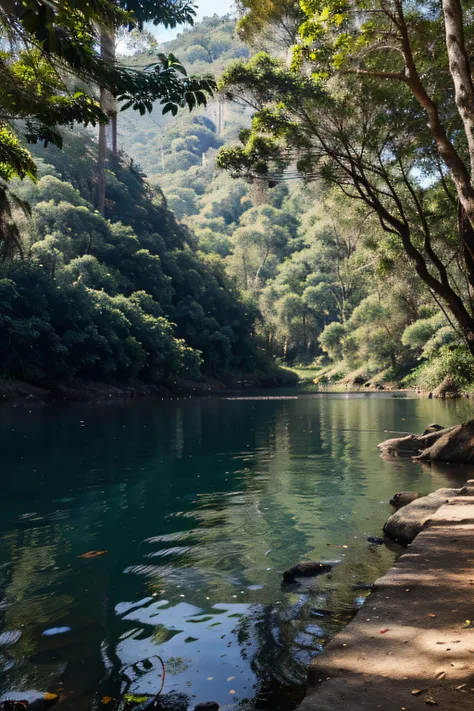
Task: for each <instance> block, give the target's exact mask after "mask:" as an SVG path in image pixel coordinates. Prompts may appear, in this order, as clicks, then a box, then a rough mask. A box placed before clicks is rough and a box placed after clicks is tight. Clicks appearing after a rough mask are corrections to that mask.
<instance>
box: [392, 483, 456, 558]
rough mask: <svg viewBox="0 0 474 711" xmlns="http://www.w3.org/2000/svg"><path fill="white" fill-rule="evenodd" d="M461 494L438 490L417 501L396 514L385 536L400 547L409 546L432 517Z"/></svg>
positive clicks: (452, 490)
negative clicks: (451, 499)
mask: <svg viewBox="0 0 474 711" xmlns="http://www.w3.org/2000/svg"><path fill="white" fill-rule="evenodd" d="M457 494H459V489H438V491H435V492H433V493H432V494H428V496H422V497H421V498H419V499H415V501H412V503H411V504H407V506H404V507H403V508H402V509H400V511H397V512H396V513H394V514H393V515H392V516H390V518H389V519H388V521H387V523H386V524H385V526H384V527H383V531H384V533H385V535H386V536H387V537H388V538H390V539H391V540H392V541H395V542H396V543H399V544H400V545H403V546H407V545H408V544H409V543H411V542H412V541H413V539H414V538H415V537H416V536H417V535H418V534H419V533H420V531H421V530H422V529H423V528H424V526H425V525H426V524H427V522H428V521H429V520H430V518H431V517H432V515H433V514H434V513H435V512H436V511H437V510H438V509H439V507H440V506H442V505H443V504H445V503H446V502H447V501H448V500H449V499H450V498H451V497H453V496H456V495H457Z"/></svg>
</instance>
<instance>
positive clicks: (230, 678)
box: [227, 676, 235, 681]
mask: <svg viewBox="0 0 474 711" xmlns="http://www.w3.org/2000/svg"><path fill="white" fill-rule="evenodd" d="M233 679H235V676H230V677H229V678H228V679H227V681H232V680H233Z"/></svg>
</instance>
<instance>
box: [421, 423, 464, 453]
mask: <svg viewBox="0 0 474 711" xmlns="http://www.w3.org/2000/svg"><path fill="white" fill-rule="evenodd" d="M438 434H440V435H441V436H440V437H438V438H437V440H436V441H435V442H434V443H433V444H432V445H431V446H430V447H428V448H426V449H424V451H423V452H422V453H421V454H420V455H419V457H418V459H419V460H421V461H430V462H450V463H454V462H460V463H471V462H474V420H469V421H468V422H465V423H463V424H462V425H457V426H456V427H450V428H449V429H446V430H442V431H441V432H440V433H438Z"/></svg>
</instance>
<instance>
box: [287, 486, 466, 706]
mask: <svg viewBox="0 0 474 711" xmlns="http://www.w3.org/2000/svg"><path fill="white" fill-rule="evenodd" d="M466 487H467V488H465V489H464V490H463V493H466V494H468V495H467V496H466V495H460V494H458V495H456V496H454V497H453V498H450V499H449V500H448V502H447V503H445V504H444V505H442V506H441V507H440V508H439V509H438V510H437V511H436V513H434V514H433V515H432V516H431V518H430V520H429V522H427V523H426V524H425V527H424V528H423V530H422V531H421V532H420V533H419V534H418V536H417V537H416V539H415V540H414V542H413V543H412V544H411V545H410V546H409V547H408V548H407V551H406V553H404V554H403V555H401V557H400V558H399V559H398V561H397V562H396V564H395V565H394V566H393V567H392V568H391V570H390V571H389V572H388V573H387V574H386V575H384V576H383V577H382V578H380V579H379V580H377V581H376V583H375V586H374V590H373V592H372V593H371V594H370V595H369V597H368V599H367V601H366V602H365V604H364V605H363V607H362V609H361V610H360V611H359V613H358V614H357V615H356V617H355V618H354V620H353V621H352V622H351V623H350V624H349V625H348V626H347V627H346V628H345V630H344V631H343V632H341V633H340V634H338V635H337V636H336V637H335V638H334V639H333V640H332V641H331V642H330V643H329V644H328V646H327V647H326V649H325V650H324V652H323V653H322V654H321V655H319V656H318V657H317V658H316V659H315V660H313V662H312V663H311V666H310V669H309V676H308V681H309V690H308V693H307V696H306V698H305V700H304V701H303V703H302V704H301V706H300V707H299V711H316V709H317V711H348V710H349V709H350V711H375V709H383V710H384V711H400V710H405V711H415V710H416V709H423V708H426V706H427V705H432V706H438V707H439V708H440V709H445V710H446V711H458V710H459V709H461V708H463V709H474V604H473V592H474V553H473V551H474V481H473V480H471V481H469V482H468V483H467V485H466Z"/></svg>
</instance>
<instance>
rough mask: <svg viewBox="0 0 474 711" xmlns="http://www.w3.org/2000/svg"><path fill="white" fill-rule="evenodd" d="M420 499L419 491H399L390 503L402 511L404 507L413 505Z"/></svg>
mask: <svg viewBox="0 0 474 711" xmlns="http://www.w3.org/2000/svg"><path fill="white" fill-rule="evenodd" d="M419 498H420V494H419V493H418V492H417V491H399V492H398V493H397V494H394V495H393V496H392V498H391V499H390V503H391V504H392V506H394V507H395V508H396V509H397V511H398V509H401V508H402V507H403V506H407V505H408V504H411V502H412V501H415V500H416V499H419Z"/></svg>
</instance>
